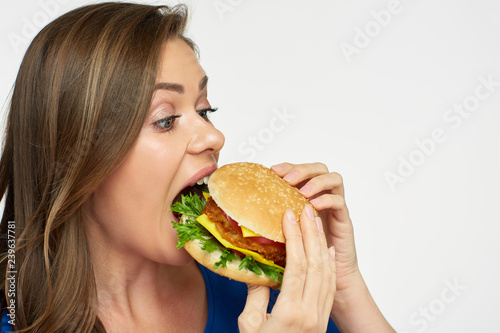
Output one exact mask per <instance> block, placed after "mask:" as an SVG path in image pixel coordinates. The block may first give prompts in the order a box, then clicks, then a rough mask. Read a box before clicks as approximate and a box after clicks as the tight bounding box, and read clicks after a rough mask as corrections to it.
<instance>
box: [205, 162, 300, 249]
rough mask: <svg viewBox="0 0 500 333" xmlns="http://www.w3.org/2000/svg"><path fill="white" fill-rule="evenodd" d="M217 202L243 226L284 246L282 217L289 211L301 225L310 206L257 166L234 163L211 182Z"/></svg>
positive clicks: (288, 186)
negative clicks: (307, 206)
mask: <svg viewBox="0 0 500 333" xmlns="http://www.w3.org/2000/svg"><path fill="white" fill-rule="evenodd" d="M208 190H209V191H210V195H211V196H212V198H213V199H214V201H215V202H216V203H217V205H219V207H220V208H222V210H224V212H226V214H228V215H229V216H230V217H231V218H233V219H234V220H236V221H237V222H238V223H239V224H240V225H242V226H244V227H246V228H248V229H250V230H252V231H254V232H256V233H258V234H259V235H262V236H264V237H266V238H268V239H270V240H273V241H275V242H280V243H284V242H285V237H284V236H283V230H282V227H281V221H282V219H283V214H284V213H285V211H286V210H287V208H290V209H291V210H292V211H293V212H294V214H295V217H296V218H297V221H299V217H300V213H301V211H302V209H303V208H304V206H305V205H306V204H307V203H309V201H307V200H306V199H305V198H304V197H303V196H302V195H301V194H300V193H299V191H298V190H297V188H295V187H293V186H291V185H290V184H288V183H287V182H286V181H284V180H283V179H282V178H281V177H279V176H278V175H277V174H275V173H274V172H273V171H271V170H270V169H269V168H266V167H265V166H263V165H260V164H256V163H247V162H242V163H232V164H226V165H224V166H222V167H220V168H219V169H217V170H216V171H215V172H214V173H213V174H212V175H211V176H210V178H209V180H208Z"/></svg>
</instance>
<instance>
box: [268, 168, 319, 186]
mask: <svg viewBox="0 0 500 333" xmlns="http://www.w3.org/2000/svg"><path fill="white" fill-rule="evenodd" d="M271 169H272V170H274V171H275V172H276V173H277V174H278V175H279V176H280V177H282V178H283V179H284V180H286V181H287V182H288V183H289V184H290V185H292V186H295V185H297V184H299V183H301V182H303V181H305V180H308V179H310V178H312V177H316V176H319V175H322V174H325V173H328V168H327V167H326V165H324V164H323V163H306V164H297V165H294V164H290V163H281V164H277V165H273V166H272V167H271Z"/></svg>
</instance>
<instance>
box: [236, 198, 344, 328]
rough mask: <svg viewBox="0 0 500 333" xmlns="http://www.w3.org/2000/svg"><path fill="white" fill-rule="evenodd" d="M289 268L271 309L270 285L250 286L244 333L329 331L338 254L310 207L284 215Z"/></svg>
mask: <svg viewBox="0 0 500 333" xmlns="http://www.w3.org/2000/svg"><path fill="white" fill-rule="evenodd" d="M283 233H284V235H285V238H286V262H287V264H286V269H285V273H284V275H283V283H282V285H281V292H280V294H279V296H278V299H277V300H276V304H275V305H274V308H273V310H272V312H271V313H270V314H268V313H267V305H268V303H269V288H267V287H262V286H256V285H248V298H247V303H246V305H245V308H244V310H243V312H242V313H241V315H240V317H239V318H238V325H239V328H240V332H244V333H245V332H272V333H275V332H280V331H282V330H283V329H285V330H286V332H287V333H289V332H325V331H326V328H327V325H328V320H329V317H330V311H331V308H332V305H333V300H334V296H335V288H336V283H335V282H336V280H335V259H334V258H335V252H334V249H333V248H330V249H329V248H328V247H327V242H326V238H325V234H324V232H323V224H322V222H321V219H320V218H319V217H316V218H315V217H314V213H313V209H312V206H311V205H306V207H305V208H304V209H303V211H302V214H301V216H300V227H299V225H298V224H297V221H296V219H295V215H294V214H293V212H292V211H290V210H288V211H287V212H286V213H285V215H284V216H283Z"/></svg>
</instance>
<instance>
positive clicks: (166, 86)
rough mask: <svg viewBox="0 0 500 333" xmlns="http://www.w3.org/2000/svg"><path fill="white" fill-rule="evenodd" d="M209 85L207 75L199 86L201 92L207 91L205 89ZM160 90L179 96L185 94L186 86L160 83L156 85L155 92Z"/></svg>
mask: <svg viewBox="0 0 500 333" xmlns="http://www.w3.org/2000/svg"><path fill="white" fill-rule="evenodd" d="M207 83H208V76H206V75H205V76H204V77H203V78H202V79H201V81H200V85H199V89H200V91H201V90H203V89H205V87H206V86H207ZM158 89H162V90H170V91H175V92H177V93H179V94H184V92H185V91H186V89H184V86H183V85H182V84H179V83H168V82H159V83H157V84H155V89H154V90H158Z"/></svg>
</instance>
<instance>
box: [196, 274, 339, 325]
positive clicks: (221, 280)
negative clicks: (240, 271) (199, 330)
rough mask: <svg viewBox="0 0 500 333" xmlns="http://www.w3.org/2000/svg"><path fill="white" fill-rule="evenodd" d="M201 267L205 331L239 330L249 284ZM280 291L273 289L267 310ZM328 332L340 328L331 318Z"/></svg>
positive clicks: (271, 306)
mask: <svg viewBox="0 0 500 333" xmlns="http://www.w3.org/2000/svg"><path fill="white" fill-rule="evenodd" d="M198 266H199V267H200V270H201V273H202V274H203V278H204V279H205V286H206V288H207V298H208V319H207V325H206V326H205V333H212V332H214V333H225V332H227V333H233V332H238V316H239V315H240V314H241V312H243V308H244V307H245V303H246V299H247V285H246V284H244V283H241V282H237V281H234V280H230V279H228V278H226V277H224V276H220V275H218V274H215V273H214V272H212V271H211V270H209V269H207V268H205V267H203V266H201V265H198ZM278 295H279V291H278V290H273V289H271V293H270V295H269V305H268V307H267V312H268V313H269V312H271V310H272V308H273V306H274V303H275V302H276V299H277V298H278ZM327 332H328V333H338V332H339V330H338V329H337V327H336V326H335V324H334V323H333V321H332V320H331V319H330V322H329V323H328V329H327Z"/></svg>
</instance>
